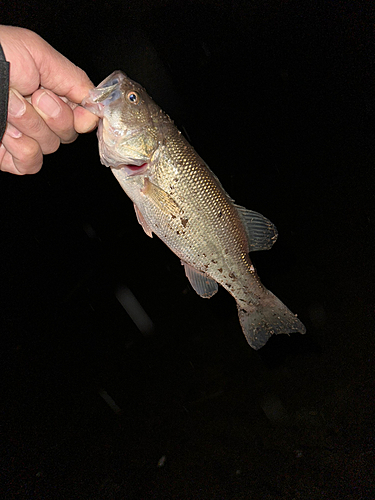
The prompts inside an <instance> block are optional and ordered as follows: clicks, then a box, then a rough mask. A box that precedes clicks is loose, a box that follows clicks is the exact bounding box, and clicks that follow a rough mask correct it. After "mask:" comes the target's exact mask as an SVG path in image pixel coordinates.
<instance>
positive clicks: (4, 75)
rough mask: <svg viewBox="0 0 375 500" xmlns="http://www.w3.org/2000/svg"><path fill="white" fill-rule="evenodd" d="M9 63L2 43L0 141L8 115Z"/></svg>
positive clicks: (0, 60)
mask: <svg viewBox="0 0 375 500" xmlns="http://www.w3.org/2000/svg"><path fill="white" fill-rule="evenodd" d="M8 92H9V63H8V62H6V60H5V56H4V52H3V49H2V47H1V45H0V141H1V139H2V138H3V135H4V131H5V125H6V123H7V115H8Z"/></svg>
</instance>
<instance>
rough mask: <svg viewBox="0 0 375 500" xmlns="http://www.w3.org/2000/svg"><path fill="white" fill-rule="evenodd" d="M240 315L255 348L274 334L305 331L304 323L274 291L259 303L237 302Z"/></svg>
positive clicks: (250, 342)
mask: <svg viewBox="0 0 375 500" xmlns="http://www.w3.org/2000/svg"><path fill="white" fill-rule="evenodd" d="M237 308H238V316H239V319H240V323H241V327H242V330H243V333H244V334H245V337H246V340H247V341H248V343H249V344H250V346H251V347H252V348H253V349H260V348H261V347H263V346H264V344H265V343H266V342H267V340H268V339H269V338H270V337H271V336H272V335H279V334H280V333H286V334H289V333H292V332H300V333H305V332H306V328H305V326H304V325H303V323H302V322H301V321H300V320H299V319H298V318H297V316H296V315H295V314H293V313H292V312H291V311H290V310H289V309H288V308H287V307H286V305H285V304H283V303H282V302H281V300H279V299H278V298H277V297H276V296H275V295H274V294H273V293H272V292H270V291H269V290H266V293H265V295H264V296H262V298H261V299H260V302H259V303H258V304H257V305H254V304H251V303H249V304H247V305H245V307H244V305H243V304H240V303H238V302H237Z"/></svg>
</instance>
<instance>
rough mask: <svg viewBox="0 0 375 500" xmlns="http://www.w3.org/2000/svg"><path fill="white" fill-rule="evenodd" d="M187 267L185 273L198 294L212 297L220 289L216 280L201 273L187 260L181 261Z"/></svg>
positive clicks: (206, 297) (208, 297) (207, 297)
mask: <svg viewBox="0 0 375 500" xmlns="http://www.w3.org/2000/svg"><path fill="white" fill-rule="evenodd" d="M181 264H183V266H184V267H185V274H186V277H187V279H188V280H189V282H190V285H191V286H192V287H193V288H194V290H195V291H196V292H197V294H198V295H200V296H201V297H203V298H204V299H210V298H211V297H212V296H213V295H215V293H216V292H217V291H218V288H219V286H218V284H217V283H216V281H215V280H213V279H211V278H209V277H208V276H206V275H205V274H203V273H200V272H199V271H197V270H196V269H194V267H191V266H189V264H186V262H183V261H181Z"/></svg>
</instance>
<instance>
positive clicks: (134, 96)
mask: <svg viewBox="0 0 375 500" xmlns="http://www.w3.org/2000/svg"><path fill="white" fill-rule="evenodd" d="M126 97H127V98H128V100H129V101H130V102H131V103H132V104H138V103H139V101H140V100H141V98H140V97H139V94H138V93H137V92H134V90H130V91H129V92H128V93H127V94H126Z"/></svg>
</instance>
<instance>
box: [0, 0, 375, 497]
mask: <svg viewBox="0 0 375 500" xmlns="http://www.w3.org/2000/svg"><path fill="white" fill-rule="evenodd" d="M8 4H9V6H8V8H7V7H6V5H7V3H5V4H4V3H3V6H2V11H1V22H2V23H3V24H13V25H19V26H23V27H27V28H30V29H33V30H34V31H36V32H38V33H39V34H40V35H41V36H42V37H44V38H45V39H46V40H47V41H48V42H49V43H51V44H52V45H53V46H54V47H55V48H56V49H58V50H59V51H61V52H62V53H63V54H64V55H66V56H67V57H68V58H69V59H71V60H72V61H73V62H74V63H76V64H77V65H79V66H81V67H82V68H83V69H84V70H85V71H86V72H87V73H88V75H89V76H90V78H91V79H92V81H93V82H94V83H95V85H97V84H98V83H99V82H100V81H101V80H103V79H104V78H105V77H106V76H108V75H109V74H110V73H111V72H112V71H114V70H116V69H122V70H123V71H125V72H126V73H127V74H128V75H129V76H130V77H131V78H133V79H134V80H137V81H139V82H140V83H141V84H142V85H144V86H145V87H146V89H147V90H148V91H149V93H150V95H152V97H153V98H154V100H155V101H156V102H157V103H158V104H159V105H160V106H161V107H162V108H163V109H164V110H165V111H167V112H168V113H169V114H170V116H171V117H172V118H173V119H174V120H175V122H176V124H177V125H178V126H179V128H180V129H182V130H183V131H184V133H186V134H187V135H188V138H189V139H190V141H191V142H192V144H193V145H194V147H195V148H196V150H197V151H198V152H199V153H200V154H201V156H202V157H203V158H204V159H205V160H206V161H207V163H208V164H209V165H210V167H211V168H212V169H213V170H214V172H215V173H216V174H217V175H218V177H219V178H220V180H221V182H222V183H223V185H224V187H225V188H226V190H227V191H228V192H229V194H230V195H231V196H232V197H233V198H234V199H235V200H236V202H237V203H239V204H241V205H245V206H247V207H248V208H250V209H252V210H256V211H259V212H261V213H262V214H264V215H265V216H267V217H269V218H270V219H271V220H272V221H273V222H274V223H275V224H276V226H277V228H278V230H279V239H278V242H277V244H276V245H275V247H274V248H273V249H272V250H271V251H270V252H261V253H258V254H256V255H253V260H254V262H255V264H256V266H257V269H258V272H259V274H260V276H261V278H262V281H263V282H264V284H265V285H266V286H267V287H268V288H270V289H271V290H272V291H273V292H274V293H275V294H276V295H278V296H279V297H280V298H281V300H283V301H284V302H285V303H286V304H287V305H288V306H289V307H290V308H291V309H292V310H293V312H297V313H298V315H299V317H300V318H301V320H302V321H303V322H304V323H305V325H306V327H307V334H306V335H305V336H301V335H298V334H296V335H292V336H290V337H287V336H279V337H277V338H272V339H271V340H270V341H269V342H268V344H267V345H266V346H265V347H264V348H263V349H261V350H260V351H257V352H256V351H253V350H252V349H251V348H250V347H249V346H248V345H247V343H246V341H245V339H244V337H243V335H242V332H241V329H240V326H239V323H238V318H237V312H236V307H235V303H234V301H233V299H232V297H230V295H229V294H227V293H226V292H225V291H224V290H220V291H219V293H218V294H217V296H215V297H214V298H212V299H211V300H210V301H207V300H203V299H200V298H199V297H198V296H197V295H196V294H195V293H194V291H193V290H192V289H191V288H190V286H189V284H188V282H187V280H186V278H185V276H184V273H183V268H182V267H181V265H180V262H179V260H178V259H177V258H176V256H174V255H173V254H172V253H171V252H170V251H169V250H168V249H167V248H166V247H165V246H164V245H163V244H162V243H161V242H160V241H159V240H157V238H154V239H152V240H151V239H150V238H148V237H147V236H146V235H145V234H144V232H143V231H142V228H141V227H140V226H139V225H138V223H137V221H136V218H135V214H134V210H133V207H132V203H131V202H130V200H129V199H128V198H127V197H126V195H125V194H124V193H123V191H122V190H121V188H120V186H119V185H118V183H117V181H116V180H115V178H114V177H113V176H112V174H111V173H110V171H109V169H107V168H105V167H103V166H102V165H101V164H100V162H99V156H98V152H97V139H96V136H95V134H94V133H92V134H88V135H87V136H81V137H79V138H78V140H77V141H76V142H75V143H74V144H72V145H69V146H62V147H61V148H60V149H59V150H58V152H56V153H55V154H53V155H50V156H48V157H45V160H44V166H43V169H42V171H41V172H40V173H38V174H37V175H33V176H26V177H17V176H13V175H10V174H6V173H1V174H0V257H1V259H0V280H1V281H0V301H1V302H0V303H1V309H0V328H1V344H0V346H1V349H0V363H1V364H0V376H1V384H0V390H1V395H0V488H1V498H4V499H6V500H8V499H13V498H20V499H34V498H35V499H52V500H54V499H64V500H65V499H98V500H99V499H149V498H150V499H151V498H152V499H169V498H171V499H172V498H173V499H174V498H176V499H185V498H186V499H198V498H199V499H201V498H202V499H206V498H215V499H234V500H237V499H248V498H251V499H258V498H259V499H265V500H268V499H272V500H273V499H284V498H285V499H289V498H290V499H292V498H294V499H322V498H327V499H336V498H340V499H343V498H351V499H365V498H366V499H367V498H369V499H370V498H374V495H373V488H374V477H373V470H374V469H373V468H374V463H375V459H374V453H375V447H374V429H373V425H374V423H373V422H374V418H375V414H374V413H375V412H374V404H375V397H374V389H375V387H374V333H375V332H374V330H375V329H374V309H373V308H374V293H373V292H374V290H373V279H374V273H373V270H374V269H373V230H374V227H373V220H374V212H373V201H374V194H373V193H374V174H373V172H374V170H373V169H374V150H373V146H374V127H373V114H374V92H375V90H374V89H375V85H374V84H375V68H374V31H373V9H372V8H371V2H364V3H362V4H361V3H356V2H352V1H341V2H339V1H337V2H320V3H319V2H293V1H287V0H284V1H281V0H279V1H277V0H274V1H270V2H262V1H254V2H246V1H244V0H243V1H240V0H235V1H233V2H229V1H228V2H223V1H219V0H217V1H214V0H212V1H206V2H203V1H198V0H194V1H184V2H181V1H168V0H165V1H155V2H147V1H134V0H130V1H126V0H122V1H121V2H120V1H114V2H103V1H88V0H84V1H79V2H78V1H77V2H72V1H65V2H60V1H57V2H49V3H44V2H39V3H38V2H37V3H35V2H34V1H33V2H31V1H30V2H26V1H18V2H17V3H13V2H12V3H10V2H8ZM119 286H120V287H123V286H126V287H129V289H130V290H131V291H132V293H133V294H134V295H135V297H137V299H138V300H139V302H140V304H141V305H142V307H143V308H144V309H145V311H146V312H147V314H148V315H149V317H150V318H151V320H152V321H153V324H154V330H153V332H152V333H151V334H150V335H147V336H145V335H143V334H142V333H140V332H139V330H138V329H137V327H136V326H135V324H134V323H133V322H132V320H131V319H130V317H129V316H128V314H127V313H126V311H125V310H124V309H123V308H122V306H121V305H120V303H119V302H118V300H117V299H116V296H115V292H116V289H117V288H118V287H119ZM102 391H105V392H106V393H107V394H109V395H110V396H111V398H113V400H114V401H115V403H116V404H117V406H118V407H119V408H120V409H121V411H120V412H119V413H115V412H114V411H113V410H112V409H111V407H110V406H109V405H107V403H106V402H105V400H104V399H103V397H101V394H103V392H102Z"/></svg>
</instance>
